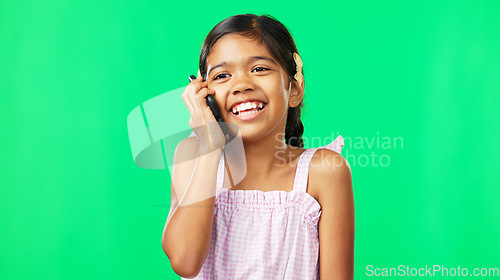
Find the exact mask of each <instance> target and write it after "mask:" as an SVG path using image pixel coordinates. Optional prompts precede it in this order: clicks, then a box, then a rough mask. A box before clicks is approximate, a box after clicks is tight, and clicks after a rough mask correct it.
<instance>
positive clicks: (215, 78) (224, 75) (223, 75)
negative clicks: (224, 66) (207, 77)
mask: <svg viewBox="0 0 500 280" xmlns="http://www.w3.org/2000/svg"><path fill="white" fill-rule="evenodd" d="M227 77H229V74H219V75H217V76H215V77H214V81H215V80H219V79H224V78H227Z"/></svg>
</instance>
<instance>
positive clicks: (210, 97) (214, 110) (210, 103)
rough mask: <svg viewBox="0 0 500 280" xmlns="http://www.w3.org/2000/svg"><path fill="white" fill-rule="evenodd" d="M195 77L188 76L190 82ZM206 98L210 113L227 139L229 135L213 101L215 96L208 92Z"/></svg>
mask: <svg viewBox="0 0 500 280" xmlns="http://www.w3.org/2000/svg"><path fill="white" fill-rule="evenodd" d="M195 79H196V76H195V75H191V76H189V81H190V82H192V81H194V80H195ZM203 81H205V78H203ZM206 100H207V106H208V107H210V110H212V114H214V117H215V120H216V121H217V122H218V123H219V126H220V128H221V129H222V133H224V137H225V138H226V139H229V137H230V136H229V133H228V131H227V128H226V126H225V124H224V120H223V119H222V114H221V113H220V110H219V107H218V106H217V103H216V102H215V97H214V96H213V95H212V94H209V95H207V97H206Z"/></svg>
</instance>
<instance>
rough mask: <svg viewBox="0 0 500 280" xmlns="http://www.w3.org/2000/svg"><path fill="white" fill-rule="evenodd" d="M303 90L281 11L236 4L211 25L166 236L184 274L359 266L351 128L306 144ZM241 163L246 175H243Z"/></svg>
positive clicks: (346, 272) (235, 275) (319, 273)
mask: <svg viewBox="0 0 500 280" xmlns="http://www.w3.org/2000/svg"><path fill="white" fill-rule="evenodd" d="M202 77H204V78H202ZM329 88H330V87H329V86H328V84H327V83H325V90H329ZM208 94H213V95H214V97H215V100H216V103H217V105H218V107H219V109H220V111H221V115H222V118H223V120H224V122H225V123H226V124H227V125H229V126H232V127H233V128H234V127H237V128H238V131H236V130H235V129H231V130H230V131H231V135H233V136H234V135H235V133H237V135H238V137H239V138H240V139H241V140H242V146H243V147H242V150H241V151H243V154H244V157H242V158H243V159H241V157H240V158H238V157H235V156H234V154H236V153H237V152H234V149H233V150H230V151H228V149H227V146H228V145H229V144H228V143H226V142H227V139H226V138H225V137H224V134H223V131H222V130H221V128H220V126H219V125H218V123H217V122H216V121H215V118H214V116H213V114H212V111H211V110H210V108H209V107H208V106H207V103H206V99H205V98H206V96H207V95H208ZM303 96H304V78H303V74H302V61H301V59H300V56H299V55H298V51H297V48H296V46H295V43H294V41H293V39H292V37H291V36H290V34H289V32H288V31H287V29H286V28H285V27H284V26H283V25H282V24H281V23H280V22H278V21H276V20H275V19H273V18H270V17H267V16H256V15H251V14H247V15H237V16H233V17H230V18H227V19H225V20H224V21H222V22H220V23H219V24H217V26H215V27H214V28H213V29H212V31H210V33H209V34H208V36H207V38H206V39H205V41H204V44H203V47H202V50H201V55H200V72H199V74H198V78H197V79H195V80H193V81H192V82H191V83H190V84H189V85H188V86H187V87H186V90H185V92H184V93H183V95H182V98H183V101H184V102H185V104H186V106H187V108H188V109H189V111H190V113H191V120H190V122H189V124H190V126H191V127H192V128H193V130H194V132H195V136H196V137H189V138H187V139H184V140H183V141H181V143H179V145H178V147H177V149H176V152H175V155H174V166H173V170H172V204H171V205H172V206H171V207H172V208H171V211H170V214H169V218H168V220H167V223H166V225H165V229H164V231H163V237H162V246H163V250H164V251H165V253H166V255H167V256H168V258H169V260H170V263H171V265H172V268H173V270H174V271H175V272H176V273H177V274H178V275H180V276H181V277H183V279H184V278H194V279H259V280H261V279H301V280H306V279H352V278H353V274H354V271H353V267H354V202H353V194H352V182H351V173H350V168H349V165H348V163H347V162H346V161H345V159H344V158H343V157H342V156H341V155H340V154H339V153H340V151H341V147H342V146H343V139H342V137H341V136H339V137H337V139H336V140H335V141H333V142H332V143H331V144H329V145H327V146H325V147H320V148H313V149H303V148H302V147H303V141H302V133H303V130H304V129H303V125H302V122H301V120H300V110H301V107H302V106H303V101H302V100H303ZM235 131H236V132H235ZM230 139H231V138H230ZM230 159H231V160H230ZM238 161H244V162H238ZM238 164H240V165H238ZM241 164H243V166H246V169H245V172H246V175H245V176H243V177H242V178H243V179H242V180H240V181H238V180H234V178H235V176H234V174H233V175H232V174H231V173H234V172H233V171H234V170H237V169H238V168H237V167H238V166H242V165H241Z"/></svg>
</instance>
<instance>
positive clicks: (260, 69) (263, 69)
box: [252, 67, 269, 72]
mask: <svg viewBox="0 0 500 280" xmlns="http://www.w3.org/2000/svg"><path fill="white" fill-rule="evenodd" d="M266 70H269V69H267V68H265V67H255V68H254V69H253V70H252V72H262V71H266Z"/></svg>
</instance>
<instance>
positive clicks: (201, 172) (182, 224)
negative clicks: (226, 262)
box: [162, 146, 221, 271]
mask: <svg viewBox="0 0 500 280" xmlns="http://www.w3.org/2000/svg"><path fill="white" fill-rule="evenodd" d="M220 157H221V150H220V149H216V150H214V151H210V149H209V148H206V147H203V146H202V147H200V148H199V150H198V158H197V160H196V164H195V167H194V169H193V172H192V176H191V178H190V180H189V181H188V180H187V179H189V178H184V180H181V179H182V178H175V179H174V178H172V182H173V184H172V187H173V188H175V192H176V194H177V197H178V198H179V201H178V203H180V206H179V207H177V209H176V210H175V211H174V212H173V213H172V214H171V217H169V218H170V220H169V222H168V223H167V225H166V226H165V230H164V235H163V240H162V243H163V247H164V250H165V253H166V254H167V256H168V257H169V259H170V260H171V262H172V265H173V266H174V263H175V265H176V266H177V268H178V269H180V270H184V271H193V270H198V269H199V268H201V265H202V264H203V262H204V260H205V259H206V257H207V255H208V252H209V250H210V244H211V239H212V224H213V215H214V204H215V192H216V183H217V168H218V165H219V160H220ZM179 165H180V164H179ZM179 165H178V166H177V168H181V166H179ZM173 173H174V172H173ZM173 176H174V175H173ZM177 179H179V180H177ZM183 185H185V186H183ZM174 270H175V268H174Z"/></svg>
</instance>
